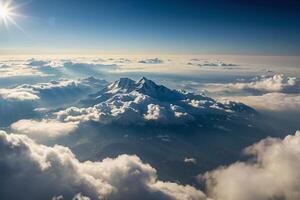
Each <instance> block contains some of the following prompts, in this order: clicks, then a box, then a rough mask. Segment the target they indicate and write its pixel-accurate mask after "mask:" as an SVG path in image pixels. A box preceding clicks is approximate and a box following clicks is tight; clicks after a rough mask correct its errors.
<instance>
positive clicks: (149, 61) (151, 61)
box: [138, 58, 163, 64]
mask: <svg viewBox="0 0 300 200" xmlns="http://www.w3.org/2000/svg"><path fill="white" fill-rule="evenodd" d="M138 62H139V63H141V64H161V63H163V60H161V59H159V58H150V59H144V60H140V61H138Z"/></svg>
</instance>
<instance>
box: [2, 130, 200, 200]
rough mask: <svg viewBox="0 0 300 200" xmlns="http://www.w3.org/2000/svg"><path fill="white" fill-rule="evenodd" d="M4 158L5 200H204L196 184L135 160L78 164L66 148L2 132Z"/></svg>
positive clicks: (129, 157) (126, 157)
mask: <svg viewBox="0 0 300 200" xmlns="http://www.w3.org/2000/svg"><path fill="white" fill-rule="evenodd" d="M0 157H1V159H0V166H1V174H0V177H1V179H0V180H1V181H0V182H1V183H5V185H1V187H0V197H1V199H51V198H56V199H57V198H58V199H61V198H63V197H65V198H66V199H71V198H73V197H74V196H75V197H76V196H77V199H80V198H81V199H84V198H83V196H85V198H90V199H140V198H141V197H142V196H143V198H144V199H149V200H150V199H157V200H158V199H164V200H166V199H170V200H201V199H202V200H204V199H206V197H205V195H204V194H203V193H202V192H201V191H199V190H197V189H195V188H194V187H192V186H188V185H186V186H184V185H180V184H177V183H172V182H163V181H160V180H158V179H157V175H156V170H155V169H154V168H152V167H151V166H150V165H149V164H145V163H143V162H142V161H141V160H140V159H139V158H138V157H137V156H129V155H120V156H118V157H117V158H114V159H112V158H106V159H104V160H103V161H98V162H92V161H86V162H80V161H79V160H77V159H76V157H75V155H74V154H73V153H72V152H71V151H70V149H68V148H66V147H63V146H59V145H55V146H54V147H48V146H44V145H40V144H37V143H36V142H34V141H33V140H31V139H29V138H28V137H27V136H21V135H15V134H7V133H5V132H3V131H1V132H0ZM79 193H80V195H79ZM80 196H81V197H80Z"/></svg>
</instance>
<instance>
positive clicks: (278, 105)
mask: <svg viewBox="0 0 300 200" xmlns="http://www.w3.org/2000/svg"><path fill="white" fill-rule="evenodd" d="M232 98H235V99H236V100H238V101H241V102H243V103H245V104H247V105H250V106H252V107H254V108H257V109H261V110H270V111H289V112H290V111H300V95H298V94H285V93H278V92H272V93H267V94H264V95H261V96H246V97H243V96H242V97H232Z"/></svg>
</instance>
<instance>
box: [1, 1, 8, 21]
mask: <svg viewBox="0 0 300 200" xmlns="http://www.w3.org/2000/svg"><path fill="white" fill-rule="evenodd" d="M0 17H1V18H2V19H6V18H8V17H10V8H9V7H8V5H2V4H1V3H0Z"/></svg>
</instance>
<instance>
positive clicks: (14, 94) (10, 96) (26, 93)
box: [0, 88, 39, 101]
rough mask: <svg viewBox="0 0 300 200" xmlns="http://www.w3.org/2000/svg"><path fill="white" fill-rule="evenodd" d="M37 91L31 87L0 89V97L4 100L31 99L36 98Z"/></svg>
mask: <svg viewBox="0 0 300 200" xmlns="http://www.w3.org/2000/svg"><path fill="white" fill-rule="evenodd" d="M36 93H37V92H35V91H33V90H32V89H31V88H12V89H0V97H2V98H3V99H6V100H18V101H29V100H30V101H32V100H38V99H39V97H38V96H37V95H36Z"/></svg>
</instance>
